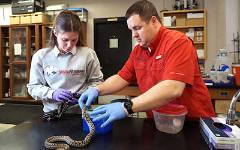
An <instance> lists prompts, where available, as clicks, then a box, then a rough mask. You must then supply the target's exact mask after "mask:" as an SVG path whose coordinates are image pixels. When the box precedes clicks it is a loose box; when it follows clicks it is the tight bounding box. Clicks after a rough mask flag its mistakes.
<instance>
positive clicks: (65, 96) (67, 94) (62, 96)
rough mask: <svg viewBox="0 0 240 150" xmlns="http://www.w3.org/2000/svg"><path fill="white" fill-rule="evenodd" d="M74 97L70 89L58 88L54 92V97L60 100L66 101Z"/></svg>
mask: <svg viewBox="0 0 240 150" xmlns="http://www.w3.org/2000/svg"><path fill="white" fill-rule="evenodd" d="M72 98H73V94H72V93H71V91H68V90H62V89H61V90H56V91H54V92H53V94H52V99H53V100H55V101H58V102H66V101H69V100H71V99H72Z"/></svg>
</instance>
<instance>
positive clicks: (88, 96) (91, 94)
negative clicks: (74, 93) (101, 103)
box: [78, 87, 99, 109]
mask: <svg viewBox="0 0 240 150" xmlns="http://www.w3.org/2000/svg"><path fill="white" fill-rule="evenodd" d="M98 95H99V92H98V90H97V88H95V87H91V88H89V89H87V90H86V91H85V92H83V93H82V95H81V96H80V98H79V100H78V104H79V106H80V108H81V109H82V108H83V106H84V105H86V107H90V105H91V104H92V103H93V102H94V101H95V99H96V98H97V97H98Z"/></svg>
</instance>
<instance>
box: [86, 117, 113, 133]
mask: <svg viewBox="0 0 240 150" xmlns="http://www.w3.org/2000/svg"><path fill="white" fill-rule="evenodd" d="M90 118H91V120H92V117H90ZM82 121H83V132H85V133H88V132H89V128H88V125H87V122H86V120H85V119H82ZM103 122H104V120H99V121H95V122H93V124H94V126H95V130H96V134H106V133H108V132H109V131H111V130H112V123H110V124H108V125H107V126H105V127H104V128H102V127H101V125H102V123H103Z"/></svg>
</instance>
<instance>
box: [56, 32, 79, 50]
mask: <svg viewBox="0 0 240 150" xmlns="http://www.w3.org/2000/svg"><path fill="white" fill-rule="evenodd" d="M55 36H56V37H57V43H58V49H59V50H60V51H61V52H63V53H64V52H69V51H71V49H72V48H73V47H74V46H76V44H77V42H78V33H77V32H61V31H60V32H57V33H55Z"/></svg>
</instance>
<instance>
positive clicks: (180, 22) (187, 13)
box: [161, 9, 207, 60]
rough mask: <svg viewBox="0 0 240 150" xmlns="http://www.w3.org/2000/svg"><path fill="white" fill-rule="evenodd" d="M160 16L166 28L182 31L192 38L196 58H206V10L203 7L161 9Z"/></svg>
mask: <svg viewBox="0 0 240 150" xmlns="http://www.w3.org/2000/svg"><path fill="white" fill-rule="evenodd" d="M161 18H162V23H163V25H165V27H166V28H168V29H171V30H177V31H180V32H183V33H185V34H186V35H187V36H188V37H189V38H191V39H193V43H194V46H195V48H196V51H197V54H198V58H199V59H201V60H206V59H207V52H206V51H207V11H206V10H205V9H193V10H172V11H163V12H162V13H161ZM173 20H174V21H173Z"/></svg>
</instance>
